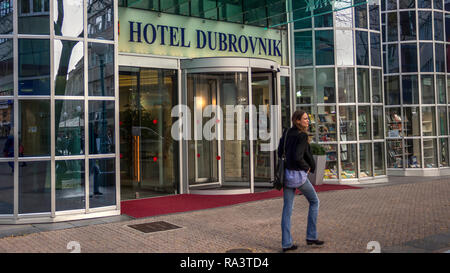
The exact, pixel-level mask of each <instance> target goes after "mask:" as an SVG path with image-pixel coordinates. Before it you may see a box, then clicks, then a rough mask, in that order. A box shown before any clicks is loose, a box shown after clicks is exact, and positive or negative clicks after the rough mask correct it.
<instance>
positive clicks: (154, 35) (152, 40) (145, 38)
mask: <svg viewBox="0 0 450 273" xmlns="http://www.w3.org/2000/svg"><path fill="white" fill-rule="evenodd" d="M149 26H150V27H151V28H152V39H151V41H149V40H148V36H147V33H148V31H147V28H148V27H149ZM144 40H145V42H146V43H147V44H153V43H154V42H155V40H156V28H155V26H154V25H152V24H146V25H145V27H144Z"/></svg>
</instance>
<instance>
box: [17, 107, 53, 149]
mask: <svg viewBox="0 0 450 273" xmlns="http://www.w3.org/2000/svg"><path fill="white" fill-rule="evenodd" d="M19 136H20V137H19V156H25V157H28V156H49V155H50V101H49V100H19Z"/></svg>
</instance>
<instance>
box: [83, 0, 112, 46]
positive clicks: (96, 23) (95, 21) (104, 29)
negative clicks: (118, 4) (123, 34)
mask: <svg viewBox="0 0 450 273" xmlns="http://www.w3.org/2000/svg"><path fill="white" fill-rule="evenodd" d="M87 17H88V19H87V21H88V26H87V27H88V38H95V39H105V40H114V1H113V0H103V1H101V2H98V1H88V3H87Z"/></svg>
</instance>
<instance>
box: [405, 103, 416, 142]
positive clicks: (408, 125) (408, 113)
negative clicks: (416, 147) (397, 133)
mask: <svg viewBox="0 0 450 273" xmlns="http://www.w3.org/2000/svg"><path fill="white" fill-rule="evenodd" d="M419 117H420V116H419V107H404V108H403V118H404V131H405V132H404V133H405V136H420V128H419V124H420V118H419Z"/></svg>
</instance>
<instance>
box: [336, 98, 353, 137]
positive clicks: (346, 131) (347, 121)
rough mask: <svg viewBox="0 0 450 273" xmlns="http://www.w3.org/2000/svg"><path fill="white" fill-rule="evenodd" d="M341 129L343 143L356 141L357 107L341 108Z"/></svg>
mask: <svg viewBox="0 0 450 273" xmlns="http://www.w3.org/2000/svg"><path fill="white" fill-rule="evenodd" d="M339 127H340V132H339V133H340V138H341V139H340V140H341V141H354V140H356V108H355V106H339Z"/></svg>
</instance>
